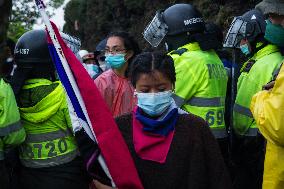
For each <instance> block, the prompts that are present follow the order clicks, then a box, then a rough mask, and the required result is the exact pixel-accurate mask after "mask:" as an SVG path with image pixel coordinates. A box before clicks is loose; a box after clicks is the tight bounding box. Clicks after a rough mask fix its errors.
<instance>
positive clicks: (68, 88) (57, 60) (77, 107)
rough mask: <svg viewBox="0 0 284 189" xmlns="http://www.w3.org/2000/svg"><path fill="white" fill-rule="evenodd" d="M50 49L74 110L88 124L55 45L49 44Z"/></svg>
mask: <svg viewBox="0 0 284 189" xmlns="http://www.w3.org/2000/svg"><path fill="white" fill-rule="evenodd" d="M48 49H49V52H50V55H51V57H52V60H53V62H54V64H55V66H56V70H57V73H58V75H59V77H60V80H61V82H62V84H63V86H64V88H65V90H66V92H67V94H68V96H69V99H70V100H71V102H72V105H73V107H74V110H75V112H76V114H77V116H78V117H79V118H81V119H82V120H83V121H85V122H86V123H87V119H86V117H85V115H84V113H83V110H82V108H81V106H80V104H79V101H78V99H77V97H76V95H75V92H74V90H73V88H72V85H71V83H70V81H69V79H68V77H67V74H66V72H65V70H64V67H63V65H62V62H61V60H60V58H59V55H58V54H57V52H56V49H55V47H54V45H53V44H48Z"/></svg>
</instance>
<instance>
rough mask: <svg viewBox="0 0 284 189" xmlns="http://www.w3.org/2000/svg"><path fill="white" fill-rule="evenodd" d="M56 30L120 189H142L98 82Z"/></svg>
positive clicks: (104, 154)
mask: <svg viewBox="0 0 284 189" xmlns="http://www.w3.org/2000/svg"><path fill="white" fill-rule="evenodd" d="M52 27H53V29H54V31H55V34H56V37H57V39H58V41H59V43H60V46H61V48H62V52H63V53H64V55H65V57H66V59H67V61H68V64H69V66H70V68H71V70H72V72H73V75H74V78H75V80H76V82H77V85H78V88H79V90H80V92H81V96H82V98H83V101H84V102H85V105H86V109H87V112H88V115H89V118H90V121H91V123H92V126H93V130H94V132H95V134H96V138H97V141H98V145H99V148H100V150H101V153H102V156H103V158H104V160H105V162H106V165H107V167H108V169H109V172H110V174H111V176H112V178H113V181H114V183H115V184H116V187H117V188H118V189H142V188H143V186H142V184H141V181H140V179H139V176H138V173H137V170H136V167H135V164H134V162H133V159H132V157H131V155H130V152H129V150H128V147H127V145H126V143H125V141H124V139H123V137H122V135H121V133H120V131H119V129H118V127H117V125H116V123H115V121H114V119H113V117H112V114H111V113H110V111H109V109H108V108H107V105H106V104H105V102H104V100H103V98H102V96H101V94H100V92H99V91H98V89H97V87H96V85H95V84H94V81H93V80H92V79H91V77H89V76H88V75H87V74H86V70H85V68H83V66H82V65H81V63H80V62H79V60H78V59H77V58H76V56H75V55H74V54H73V52H72V51H71V50H70V49H69V48H68V47H67V46H66V44H65V43H64V41H63V39H62V38H61V36H60V34H59V32H58V29H57V27H56V25H55V24H54V23H52Z"/></svg>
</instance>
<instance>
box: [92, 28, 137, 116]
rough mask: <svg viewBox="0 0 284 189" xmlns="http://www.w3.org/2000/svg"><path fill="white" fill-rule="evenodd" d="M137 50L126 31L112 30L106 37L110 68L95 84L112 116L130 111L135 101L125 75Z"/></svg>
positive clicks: (107, 60)
mask: <svg viewBox="0 0 284 189" xmlns="http://www.w3.org/2000/svg"><path fill="white" fill-rule="evenodd" d="M139 51H140V49H139V46H138V44H137V43H136V41H135V40H134V39H133V38H132V37H131V36H130V35H129V34H128V33H126V32H113V33H111V34H109V36H108V37H107V43H106V47H105V57H106V58H105V61H106V63H107V64H108V65H109V66H110V67H111V69H109V70H107V71H105V72H104V73H102V74H101V75H100V76H99V77H98V78H97V79H96V80H95V84H96V85H97V87H98V89H99V91H100V92H101V94H102V96H103V97H104V99H105V101H106V103H107V104H108V106H109V108H110V110H111V112H112V114H113V116H114V117H117V116H119V115H122V114H125V113H128V112H131V110H132V108H133V106H134V105H135V103H136V102H135V99H134V98H133V92H134V89H133V87H132V86H131V83H130V82H129V80H128V78H127V77H128V68H129V64H130V62H131V60H132V59H133V58H134V57H135V55H136V54H138V53H139Z"/></svg>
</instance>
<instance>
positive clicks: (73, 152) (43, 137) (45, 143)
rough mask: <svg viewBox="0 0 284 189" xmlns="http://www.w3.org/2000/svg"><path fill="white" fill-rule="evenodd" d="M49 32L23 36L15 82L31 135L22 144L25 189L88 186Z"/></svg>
mask: <svg viewBox="0 0 284 189" xmlns="http://www.w3.org/2000/svg"><path fill="white" fill-rule="evenodd" d="M46 38H47V35H46V32H45V31H44V30H32V31H29V32H27V33H25V34H24V35H23V36H21V38H20V39H19V40H18V42H17V44H16V48H15V62H16V64H17V68H16V70H15V73H14V75H13V77H12V86H13V90H14V92H15V95H16V97H17V102H18V106H19V110H20V115H21V118H22V123H23V126H24V128H25V131H26V134H27V137H26V140H25V142H24V143H23V144H22V145H21V146H20V152H19V153H20V155H19V156H20V160H21V164H22V170H21V172H20V175H19V178H20V186H18V188H22V189H33V188H35V189H38V188H41V189H50V188H54V189H55V188H56V189H64V188H66V189H67V188H68V189H72V188H88V180H87V179H86V177H85V175H84V171H83V170H82V162H81V160H80V158H79V154H78V147H77V144H76V142H75V139H74V136H73V133H72V129H71V121H70V117H69V113H68V108H67V101H66V94H65V91H64V89H63V87H62V85H61V83H60V82H59V81H56V75H55V69H54V66H53V62H52V60H51V57H50V55H49V51H48V46H47V40H46Z"/></svg>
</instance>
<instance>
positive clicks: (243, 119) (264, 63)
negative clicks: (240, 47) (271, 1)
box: [233, 44, 282, 136]
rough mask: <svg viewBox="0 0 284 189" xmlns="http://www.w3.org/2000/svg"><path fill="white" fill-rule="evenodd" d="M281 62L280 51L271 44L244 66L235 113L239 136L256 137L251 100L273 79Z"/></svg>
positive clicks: (239, 82) (236, 129)
mask: <svg viewBox="0 0 284 189" xmlns="http://www.w3.org/2000/svg"><path fill="white" fill-rule="evenodd" d="M281 61H282V55H281V53H280V51H279V49H278V48H277V47H276V46H275V45H271V44H270V45H266V46H265V47H264V48H262V49H260V50H259V51H258V52H257V53H255V54H254V56H253V57H252V58H251V59H249V60H248V61H247V62H246V63H245V64H244V66H243V68H242V70H241V75H240V77H239V79H238V84H237V96H236V100H235V104H234V113H233V121H234V124H233V128H234V130H235V132H236V133H237V134H238V135H245V136H256V134H257V132H258V129H257V124H256V123H255V121H254V119H253V116H252V113H251V111H250V109H249V107H250V103H251V98H252V96H253V95H254V94H256V93H257V92H258V91H260V90H261V89H262V86H263V85H265V84H266V83H267V82H269V81H270V80H271V79H272V77H273V73H274V71H275V70H277V69H278V68H279V66H280V64H281Z"/></svg>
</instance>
